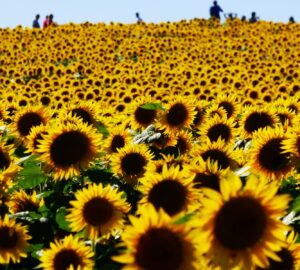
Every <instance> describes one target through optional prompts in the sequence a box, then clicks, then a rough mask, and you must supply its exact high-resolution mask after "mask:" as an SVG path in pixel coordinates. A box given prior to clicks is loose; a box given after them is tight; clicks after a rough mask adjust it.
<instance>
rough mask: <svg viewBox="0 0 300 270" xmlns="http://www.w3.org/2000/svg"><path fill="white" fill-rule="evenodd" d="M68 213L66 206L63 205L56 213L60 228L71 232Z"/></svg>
mask: <svg viewBox="0 0 300 270" xmlns="http://www.w3.org/2000/svg"><path fill="white" fill-rule="evenodd" d="M67 214H68V211H67V209H66V208H65V207H61V208H60V209H58V211H57V213H56V217H55V221H56V223H57V224H58V227H59V228H60V229H62V230H65V231H67V232H70V231H71V229H70V227H69V223H68V222H67V221H66V215H67Z"/></svg>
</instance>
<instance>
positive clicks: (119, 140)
mask: <svg viewBox="0 0 300 270" xmlns="http://www.w3.org/2000/svg"><path fill="white" fill-rule="evenodd" d="M124 146H125V140H124V138H123V137H122V136H121V135H115V136H114V137H113V139H112V141H111V144H110V148H111V150H112V151H113V152H114V153H116V152H118V151H117V149H118V148H122V147H124Z"/></svg>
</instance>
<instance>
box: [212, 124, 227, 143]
mask: <svg viewBox="0 0 300 270" xmlns="http://www.w3.org/2000/svg"><path fill="white" fill-rule="evenodd" d="M230 134H231V132H230V127H229V126H227V125H224V124H221V123H220V124H216V125H214V126H212V127H211V128H210V129H209V130H208V133H207V136H208V138H209V139H210V140H211V141H212V142H215V141H217V140H218V138H220V137H221V139H223V140H225V141H226V142H228V141H229V139H230Z"/></svg>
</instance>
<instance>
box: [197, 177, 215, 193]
mask: <svg viewBox="0 0 300 270" xmlns="http://www.w3.org/2000/svg"><path fill="white" fill-rule="evenodd" d="M194 183H195V187H196V188H203V187H206V188H211V189H214V190H216V191H220V185H219V177H218V176H217V175H216V174H205V173H197V174H196V176H195V178H194Z"/></svg>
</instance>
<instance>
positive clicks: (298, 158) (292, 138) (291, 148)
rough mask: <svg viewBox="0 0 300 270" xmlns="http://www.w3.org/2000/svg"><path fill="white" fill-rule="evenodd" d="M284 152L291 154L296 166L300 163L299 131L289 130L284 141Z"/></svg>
mask: <svg viewBox="0 0 300 270" xmlns="http://www.w3.org/2000/svg"><path fill="white" fill-rule="evenodd" d="M282 150H283V153H287V154H288V155H290V159H291V161H292V162H293V164H294V165H295V166H296V167H299V164H300V133H299V132H297V131H294V130H292V131H289V132H287V133H286V138H285V139H284V140H283V142H282Z"/></svg>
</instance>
